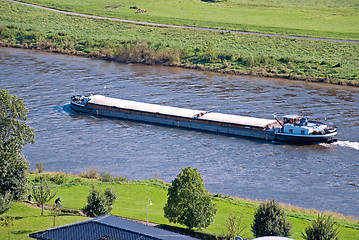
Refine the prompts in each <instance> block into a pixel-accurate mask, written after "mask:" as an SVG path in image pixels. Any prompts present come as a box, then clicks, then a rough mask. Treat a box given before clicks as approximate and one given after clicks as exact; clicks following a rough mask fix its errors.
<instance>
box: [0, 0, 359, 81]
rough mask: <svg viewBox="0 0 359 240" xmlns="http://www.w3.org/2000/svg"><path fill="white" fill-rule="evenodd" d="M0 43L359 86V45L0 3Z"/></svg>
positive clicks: (117, 58) (109, 58)
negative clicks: (150, 23) (110, 18)
mask: <svg viewBox="0 0 359 240" xmlns="http://www.w3.org/2000/svg"><path fill="white" fill-rule="evenodd" d="M0 45H2V46H13V47H22V48H30V49H38V50H43V51H51V52H58V53H65V54H74V55H82V56H88V57H96V58H100V59H108V60H112V61H118V62H125V63H127V62H131V63H145V64H161V65H170V66H180V67H186V68H194V69H200V70H210V71H217V72H224V73H231V74H247V75H255V76H267V77H282V78H288V79H297V80H304V81H317V82H326V83H334V84H343V85H351V86H359V58H358V56H359V44H355V43H340V42H329V41H314V40H313V41H311V40H298V39H283V38H276V37H260V36H249V35H242V34H233V33H228V32H209V31H196V30H189V29H174V28H164V27H150V26H141V25H136V24H129V23H120V22H114V21H105V20H97V19H89V18H85V17H77V16H68V15H65V14H60V13H54V12H49V11H46V10H41V9H36V8H32V7H28V6H23V5H20V4H15V3H11V2H7V1H0Z"/></svg>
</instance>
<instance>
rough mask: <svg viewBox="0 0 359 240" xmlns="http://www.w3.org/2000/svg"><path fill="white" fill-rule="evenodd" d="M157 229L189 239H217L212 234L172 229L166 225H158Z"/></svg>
mask: <svg viewBox="0 0 359 240" xmlns="http://www.w3.org/2000/svg"><path fill="white" fill-rule="evenodd" d="M157 228H161V229H164V230H167V231H171V232H175V233H178V234H182V235H186V236H191V237H194V238H199V239H208V240H216V239H218V237H219V236H217V235H212V234H209V233H204V232H199V231H196V230H191V229H188V228H181V227H174V226H170V225H167V224H160V225H158V226H157Z"/></svg>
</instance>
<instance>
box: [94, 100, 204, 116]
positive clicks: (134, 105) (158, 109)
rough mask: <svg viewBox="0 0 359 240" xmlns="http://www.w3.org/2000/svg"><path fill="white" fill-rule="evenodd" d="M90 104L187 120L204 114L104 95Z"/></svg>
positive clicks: (198, 111) (197, 111)
mask: <svg viewBox="0 0 359 240" xmlns="http://www.w3.org/2000/svg"><path fill="white" fill-rule="evenodd" d="M89 103H93V104H98V105H104V106H109V107H112V106H114V107H118V108H123V109H129V110H137V111H143V112H150V113H160V114H166V115H171V116H179V117H187V118H194V116H196V115H198V114H200V113H202V112H204V111H200V110H191V109H185V108H178V107H169V106H162V105H158V104H150V103H142V102H135V101H129V100H122V99H117V98H110V97H106V96H102V95H93V96H90V101H89Z"/></svg>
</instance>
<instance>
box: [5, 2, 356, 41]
mask: <svg viewBox="0 0 359 240" xmlns="http://www.w3.org/2000/svg"><path fill="white" fill-rule="evenodd" d="M6 1H9V2H14V3H19V4H23V5H26V6H30V7H35V8H40V9H44V10H48V11H53V12H58V13H63V14H68V15H75V16H81V17H88V18H96V19H104V20H110V21H118V22H126V23H134V24H140V25H149V26H161V27H171V28H182V29H194V30H203V31H213V32H231V33H238V34H248V35H257V36H268V37H281V38H295V39H305V40H318V41H331V42H345V43H359V41H355V40H342V39H331V38H313V37H301V36H289V35H279V34H268V33H255V32H243V31H232V30H230V31H229V30H226V29H215V28H202V27H189V26H178V25H171V24H162V23H151V22H142V21H134V20H127V19H120V18H111V17H101V16H94V15H88V14H82V13H74V12H67V11H62V10H57V9H53V8H48V7H42V6H39V5H35V4H30V3H23V2H18V1H15V0H6Z"/></svg>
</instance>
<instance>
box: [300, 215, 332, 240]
mask: <svg viewBox="0 0 359 240" xmlns="http://www.w3.org/2000/svg"><path fill="white" fill-rule="evenodd" d="M334 225H335V224H334V223H333V222H332V221H331V220H330V216H328V217H325V216H324V215H323V214H319V215H318V218H317V220H315V221H314V222H313V223H312V225H311V226H309V227H307V228H306V229H305V233H302V234H303V237H304V239H306V240H338V237H337V236H338V233H339V232H338V228H339V227H335V226H334Z"/></svg>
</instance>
